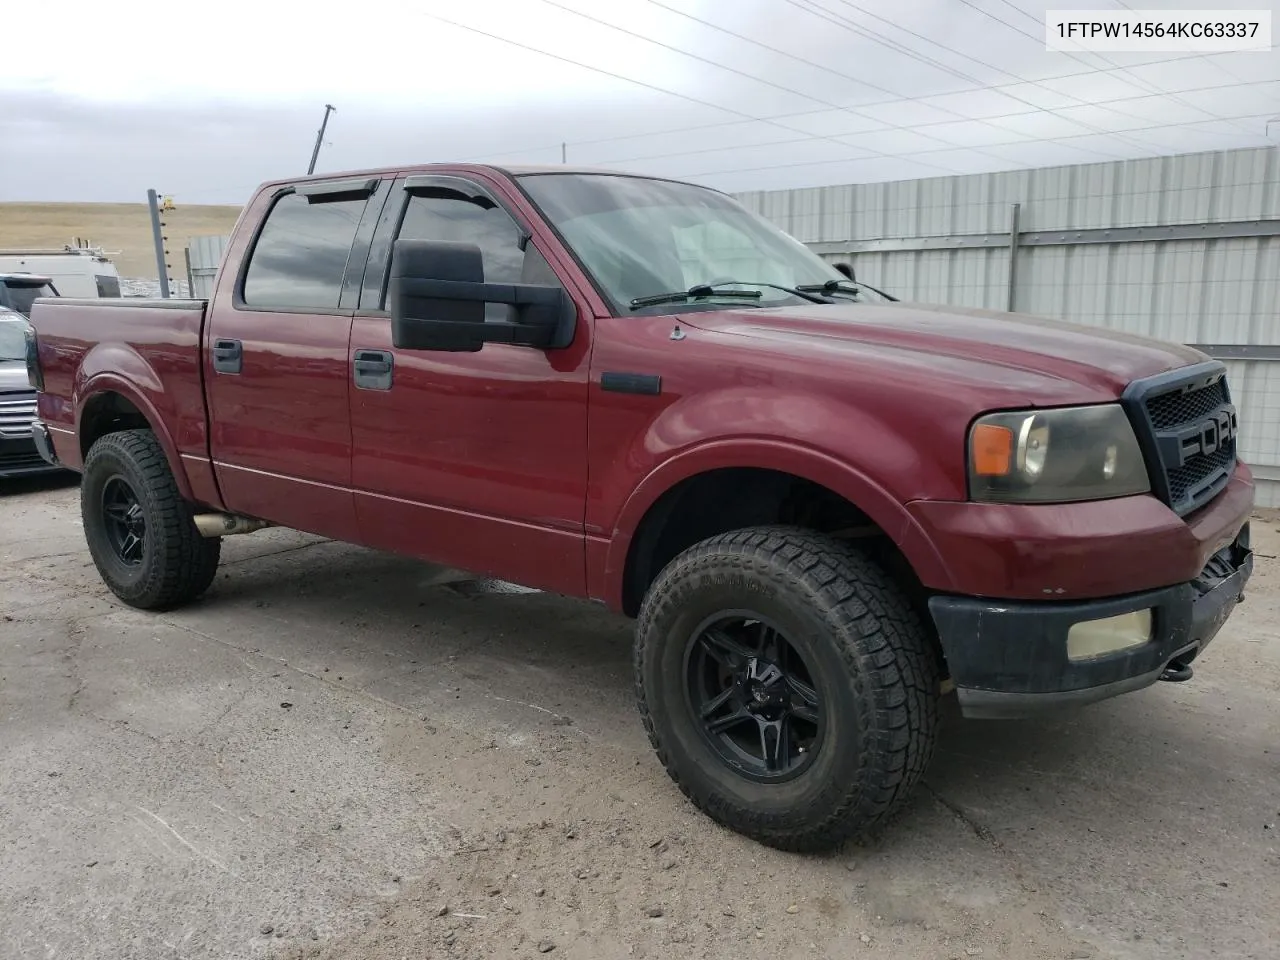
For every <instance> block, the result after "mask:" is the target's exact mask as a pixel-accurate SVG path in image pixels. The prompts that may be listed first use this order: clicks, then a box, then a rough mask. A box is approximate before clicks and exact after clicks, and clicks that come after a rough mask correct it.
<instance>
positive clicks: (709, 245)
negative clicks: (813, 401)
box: [519, 173, 853, 314]
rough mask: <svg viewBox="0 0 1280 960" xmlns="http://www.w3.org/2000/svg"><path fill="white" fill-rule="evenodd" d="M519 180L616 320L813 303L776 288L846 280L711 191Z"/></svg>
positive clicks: (583, 180)
mask: <svg viewBox="0 0 1280 960" xmlns="http://www.w3.org/2000/svg"><path fill="white" fill-rule="evenodd" d="M519 180H520V185H521V186H522V187H524V189H525V191H526V192H527V193H528V194H529V196H530V197H531V198H532V199H533V201H534V203H536V204H537V205H538V206H539V207H540V208H541V210H542V213H543V215H544V216H545V217H546V218H547V219H548V220H549V221H550V222H551V223H552V225H553V226H555V228H556V229H557V230H558V231H559V232H560V235H561V237H563V238H564V241H565V243H567V244H568V245H569V247H570V248H571V249H572V250H573V252H574V253H575V254H576V255H577V257H578V259H579V261H580V262H581V263H582V265H583V267H584V268H585V269H586V270H587V271H588V272H589V273H590V274H591V275H592V277H593V278H594V279H595V281H596V283H597V285H598V286H599V287H600V289H601V290H602V291H603V292H604V293H605V294H606V295H607V296H608V297H609V299H610V300H612V301H613V306H614V309H615V310H616V311H617V312H618V313H622V314H628V313H672V312H677V311H681V310H705V309H707V308H708V307H709V306H710V307H713V308H714V309H724V308H726V307H744V306H745V307H746V308H747V309H752V308H756V307H765V306H768V307H778V306H790V305H794V304H800V303H812V302H813V299H812V298H811V297H810V298H806V297H804V296H800V295H797V294H795V293H791V292H789V291H788V290H780V289H778V287H787V288H792V289H794V288H795V287H797V286H802V285H812V284H816V285H818V286H821V285H822V284H824V283H826V282H828V281H831V280H837V281H842V280H844V277H843V275H842V274H840V273H838V272H837V271H836V270H835V268H834V267H832V266H831V265H829V264H827V263H825V262H824V261H823V260H822V259H821V258H819V257H818V255H817V254H815V253H813V252H812V251H810V250H809V249H808V248H807V247H805V246H804V245H803V244H801V243H800V242H799V241H797V240H795V239H793V238H792V237H790V236H788V235H787V234H785V233H783V232H782V231H781V230H779V229H778V228H777V227H775V226H774V225H773V224H771V223H769V222H768V221H767V220H764V219H763V218H761V217H758V216H756V215H755V214H754V213H751V212H750V211H749V210H747V209H746V208H745V207H743V206H742V205H741V204H739V203H738V202H737V201H735V200H733V199H732V198H730V197H727V196H725V195H724V194H722V193H717V192H716V191H714V190H708V189H705V188H703V187H695V186H692V185H690V184H685V183H671V182H669V181H666V180H646V179H643V178H641V177H624V176H611V175H609V174H577V173H572V174H558V173H557V174H529V175H525V176H522V177H520V178H519ZM730 281H736V283H737V284H741V285H740V286H739V285H736V284H734V283H730ZM702 284H710V285H713V286H714V287H716V290H714V291H711V292H710V294H709V295H708V296H706V297H702V298H699V299H697V300H693V299H690V300H687V301H683V302H676V303H667V304H665V305H660V304H653V305H645V306H633V304H632V301H633V300H637V299H642V298H646V297H655V296H657V295H659V294H664V293H676V292H679V291H685V290H689V289H690V288H691V287H694V286H697V285H702ZM754 284H771V285H772V286H762V287H759V288H756V287H754V286H753V285H754ZM748 288H751V289H759V291H760V296H759V297H758V298H752V299H745V298H742V297H740V296H739V297H722V298H720V299H717V295H718V293H720V292H722V291H725V290H727V291H730V292H736V293H738V294H741V292H742V291H743V290H744V289H748ZM841 296H842V297H843V298H845V299H852V298H853V297H852V295H851V294H845V293H842V294H841Z"/></svg>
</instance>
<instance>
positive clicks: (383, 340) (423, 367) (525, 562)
mask: <svg viewBox="0 0 1280 960" xmlns="http://www.w3.org/2000/svg"><path fill="white" fill-rule="evenodd" d="M396 237H403V238H409V239H418V240H447V241H454V242H464V243H474V244H476V245H477V246H479V247H480V250H481V252H482V254H483V257H484V274H485V276H484V279H485V280H486V281H487V282H490V283H519V282H525V283H559V282H561V281H560V278H559V277H558V276H557V274H556V273H555V271H554V270H553V269H552V267H551V266H550V265H549V263H548V260H547V258H546V257H545V256H544V254H543V252H542V251H540V250H539V248H538V243H539V238H531V237H530V236H529V233H528V232H527V231H526V230H524V229H523V228H522V227H521V226H519V225H518V224H517V221H516V219H515V218H514V216H513V214H512V213H511V212H510V211H509V209H508V207H507V205H506V203H505V202H504V200H503V198H502V196H501V195H500V194H499V192H498V191H497V190H496V189H495V188H491V187H489V186H487V185H484V184H481V183H479V182H478V181H475V180H471V179H463V178H459V177H451V176H450V177H439V176H432V177H410V178H407V179H406V180H403V181H401V182H400V183H398V184H397V185H396V188H395V190H394V191H393V193H392V195H391V197H390V199H389V201H388V203H387V206H386V208H385V210H384V213H383V223H382V224H381V225H380V226H379V228H378V233H377V234H376V235H375V238H374V242H373V247H374V249H373V253H372V254H371V256H370V258H369V266H368V268H367V269H366V271H365V276H364V294H363V295H362V298H361V305H360V310H359V311H358V312H357V314H356V317H355V321H354V325H353V329H352V336H351V358H350V370H351V374H350V378H349V379H350V385H351V387H350V389H351V437H352V467H351V469H352V486H353V487H354V488H355V499H356V513H357V516H358V519H359V524H360V530H361V534H362V540H363V541H364V542H365V543H367V544H369V545H370V546H373V547H379V548H382V549H387V550H394V551H396V552H399V553H406V554H411V555H414V556H419V557H422V558H424V559H428V560H433V561H436V562H438V563H445V564H450V565H452V566H457V567H461V568H463V569H466V570H471V571H474V572H476V573H483V574H487V575H490V576H495V577H500V578H503V579H507V580H511V581H514V582H516V583H521V584H525V585H527V586H531V587H539V588H542V589H547V590H554V591H559V592H564V593H570V594H581V593H583V592H584V587H585V574H584V536H583V512H584V508H585V502H586V489H587V375H588V358H589V356H590V351H589V343H588V341H589V338H590V325H589V324H588V323H586V322H583V321H582V320H581V319H580V321H579V324H578V328H577V331H576V334H575V338H574V341H573V343H572V344H571V345H570V346H569V347H567V348H564V349H559V350H541V349H534V348H529V347H519V346H512V345H510V344H492V343H491V344H487V345H485V347H484V348H483V349H482V350H480V351H479V352H476V353H441V352H431V351H416V350H397V349H395V348H394V347H393V346H392V343H391V323H390V319H389V317H388V316H387V314H386V313H385V311H384V310H383V305H384V303H385V278H386V273H387V267H388V263H389V249H390V244H391V242H392V240H393V238H396ZM543 242H545V241H543ZM508 309H509V308H507V307H503V306H499V305H490V306H489V307H488V308H487V311H488V314H489V316H490V317H491V318H498V319H502V318H504V317H505V316H506V311H507V310H508ZM584 316H586V312H585V310H584V309H583V307H582V304H581V303H579V317H580V318H582V317H584Z"/></svg>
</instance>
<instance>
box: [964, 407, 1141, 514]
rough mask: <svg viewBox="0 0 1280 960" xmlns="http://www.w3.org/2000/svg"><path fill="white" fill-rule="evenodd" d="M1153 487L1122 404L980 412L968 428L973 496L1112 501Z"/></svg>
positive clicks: (1029, 500) (1014, 500)
mask: <svg viewBox="0 0 1280 960" xmlns="http://www.w3.org/2000/svg"><path fill="white" fill-rule="evenodd" d="M1150 489H1151V482H1150V480H1149V479H1148V478H1147V467H1146V464H1145V463H1144V462H1143V460H1142V451H1141V450H1140V449H1139V447H1138V440H1137V438H1136V437H1135V436H1134V435H1133V427H1131V426H1130V425H1129V418H1128V417H1126V416H1125V413H1124V410H1122V409H1121V408H1120V407H1119V405H1117V404H1107V405H1105V406H1092V407H1068V408H1063V409H1058V410H1035V411H1026V412H1022V413H993V414H989V415H987V416H985V417H979V418H978V420H977V421H976V422H975V423H974V425H973V428H972V429H971V430H970V431H969V495H970V497H972V498H973V499H974V500H987V501H996V502H1003V503H1064V502H1069V501H1073V500H1105V499H1108V498H1110V497H1127V496H1131V495H1133V494H1136V493H1146V492H1148V491H1149V490H1150Z"/></svg>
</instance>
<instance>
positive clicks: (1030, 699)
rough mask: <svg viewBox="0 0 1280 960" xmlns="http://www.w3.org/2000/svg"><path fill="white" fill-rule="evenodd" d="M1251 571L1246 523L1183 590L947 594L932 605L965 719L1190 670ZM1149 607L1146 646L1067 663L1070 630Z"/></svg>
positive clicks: (1091, 698) (1104, 693) (1026, 710)
mask: <svg viewBox="0 0 1280 960" xmlns="http://www.w3.org/2000/svg"><path fill="white" fill-rule="evenodd" d="M1252 573H1253V553H1252V551H1251V550H1250V546H1249V525H1248V524H1247V523H1246V524H1244V526H1243V527H1242V528H1241V529H1240V531H1239V532H1238V534H1237V535H1236V537H1235V539H1234V540H1233V541H1232V542H1231V543H1230V544H1228V545H1227V546H1225V547H1223V548H1222V549H1221V550H1220V551H1218V552H1217V553H1216V554H1214V556H1213V557H1212V558H1210V560H1209V562H1208V564H1206V566H1205V568H1204V570H1202V571H1201V573H1200V575H1199V576H1198V577H1196V578H1195V579H1194V580H1192V581H1190V582H1187V583H1183V584H1179V585H1177V586H1173V587H1166V588H1164V589H1160V590H1150V591H1146V592H1143V593H1137V594H1130V595H1127V596H1123V597H1115V598H1109V599H1105V600H1087V601H1081V602H1063V603H1023V602H1001V601H998V600H984V599H976V598H971V597H956V596H944V595H940V596H935V597H933V598H931V599H930V601H929V609H930V612H931V613H932V614H933V619H934V622H935V623H936V624H937V627H938V633H939V637H940V638H941V641H942V647H943V652H944V653H945V655H946V658H947V666H948V668H949V670H950V673H951V679H952V681H953V682H954V684H955V687H956V692H957V695H958V696H959V699H960V707H961V710H962V711H963V713H964V715H965V716H967V717H978V718H1002V717H1021V716H1028V715H1031V714H1035V713H1038V712H1041V711H1043V710H1046V709H1053V708H1057V707H1061V706H1069V705H1076V704H1085V703H1092V702H1095V701H1097V700H1104V699H1106V698H1108V697H1113V696H1116V695H1118V694H1121V693H1128V692H1129V691H1132V690H1138V689H1141V688H1142V687H1145V686H1148V685H1150V684H1152V683H1155V682H1156V681H1157V680H1158V679H1160V675H1161V674H1162V673H1163V672H1164V671H1165V670H1166V669H1167V668H1168V667H1169V666H1170V665H1171V664H1172V665H1173V666H1174V667H1175V668H1176V667H1182V666H1185V665H1187V664H1190V663H1191V661H1192V660H1194V659H1195V658H1196V657H1197V656H1199V654H1200V653H1201V651H1203V650H1204V648H1205V647H1206V646H1208V644H1209V642H1210V641H1211V640H1212V639H1213V638H1214V636H1215V635H1216V634H1217V633H1218V631H1219V629H1221V627H1222V625H1223V624H1224V623H1225V622H1226V620H1227V617H1228V616H1230V614H1231V612H1232V610H1234V609H1235V606H1236V604H1237V603H1238V602H1239V601H1240V600H1241V599H1243V595H1244V588H1245V584H1246V583H1248V581H1249V577H1250V575H1251V574H1252ZM1147 609H1149V610H1151V611H1152V632H1151V638H1150V639H1149V640H1148V641H1146V642H1145V643H1143V644H1141V645H1140V646H1136V647H1131V648H1129V649H1126V650H1122V651H1120V652H1117V653H1113V654H1108V655H1105V656H1100V657H1094V658H1092V659H1088V660H1071V659H1069V658H1068V656H1067V635H1068V632H1069V631H1070V629H1071V627H1072V625H1073V624H1076V623H1082V622H1084V621H1090V620H1101V619H1105V618H1108V617H1117V616H1120V615H1122V614H1126V613H1133V612H1135V611H1140V610H1147Z"/></svg>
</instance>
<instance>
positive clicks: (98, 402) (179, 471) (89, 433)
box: [76, 373, 194, 500]
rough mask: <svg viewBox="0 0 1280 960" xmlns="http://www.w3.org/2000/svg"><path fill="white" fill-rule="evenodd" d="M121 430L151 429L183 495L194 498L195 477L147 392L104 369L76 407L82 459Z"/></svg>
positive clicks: (86, 385)
mask: <svg viewBox="0 0 1280 960" xmlns="http://www.w3.org/2000/svg"><path fill="white" fill-rule="evenodd" d="M121 430H150V431H151V432H152V434H154V435H155V438H156V440H157V441H158V442H159V443H160V446H161V448H162V449H163V450H164V455H165V459H166V460H167V461H168V463H169V469H170V470H171V471H172V473H173V478H174V481H175V482H176V483H177V485H178V492H179V493H181V495H182V497H183V499H186V500H193V499H194V497H193V495H192V490H191V481H190V478H189V477H188V476H187V472H186V469H185V468H184V466H183V463H182V457H180V456H179V455H178V448H177V445H176V444H175V443H174V441H173V437H172V436H171V435H170V434H169V431H168V429H167V428H166V427H165V423H164V418H163V417H161V416H160V413H159V411H157V410H156V408H155V406H154V404H152V403H151V401H150V400H148V399H147V397H146V394H145V393H144V392H143V391H142V390H139V389H137V388H136V387H135V386H134V385H133V384H131V383H130V382H129V381H127V380H125V379H124V378H122V377H120V376H117V375H116V374H113V373H100V374H98V375H97V376H95V377H93V378H92V379H91V380H89V381H88V382H87V383H86V384H85V388H84V390H83V391H82V392H81V396H80V401H79V404H78V407H77V410H76V437H77V439H78V441H79V445H80V456H81V463H83V462H84V458H85V457H87V456H88V455H89V450H90V449H91V448H92V447H93V445H94V443H96V442H97V441H98V440H100V439H101V438H102V437H104V436H106V435H107V434H110V433H117V432H119V431H121Z"/></svg>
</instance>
